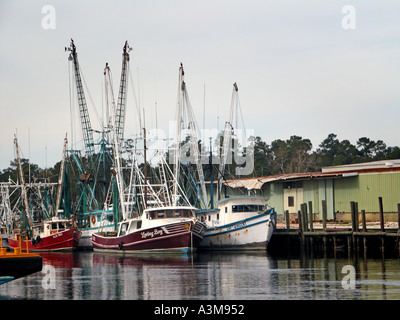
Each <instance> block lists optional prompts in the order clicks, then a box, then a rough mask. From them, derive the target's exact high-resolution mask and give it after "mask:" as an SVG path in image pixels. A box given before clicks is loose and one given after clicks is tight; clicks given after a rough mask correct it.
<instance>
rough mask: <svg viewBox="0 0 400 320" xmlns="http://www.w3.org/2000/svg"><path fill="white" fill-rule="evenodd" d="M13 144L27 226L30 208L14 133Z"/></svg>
mask: <svg viewBox="0 0 400 320" xmlns="http://www.w3.org/2000/svg"><path fill="white" fill-rule="evenodd" d="M14 144H15V151H16V153H17V162H18V171H19V178H20V179H21V190H22V198H23V199H24V203H25V211H26V212H25V213H26V218H27V219H28V224H29V227H32V221H31V217H30V212H29V211H30V210H29V201H28V193H27V191H26V184H25V178H24V173H23V172H22V165H21V158H20V156H19V146H18V140H17V136H16V135H14Z"/></svg>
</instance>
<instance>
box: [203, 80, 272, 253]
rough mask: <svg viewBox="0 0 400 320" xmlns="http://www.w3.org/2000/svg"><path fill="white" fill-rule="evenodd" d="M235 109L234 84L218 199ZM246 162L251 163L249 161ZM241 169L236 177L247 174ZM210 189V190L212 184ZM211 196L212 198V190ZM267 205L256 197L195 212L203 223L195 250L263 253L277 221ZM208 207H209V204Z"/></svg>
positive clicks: (222, 201) (226, 201) (238, 198)
mask: <svg viewBox="0 0 400 320" xmlns="http://www.w3.org/2000/svg"><path fill="white" fill-rule="evenodd" d="M238 109H240V103H239V97H238V86H237V84H236V83H234V84H233V92H232V101H231V107H230V111H229V117H228V119H227V121H226V122H225V130H224V138H223V146H222V154H221V161H220V163H219V169H218V181H217V191H218V193H217V194H218V197H219V198H220V195H221V191H222V185H223V183H222V180H223V178H224V177H223V175H224V172H225V165H226V164H227V162H228V160H229V159H231V154H230V152H231V150H232V133H233V126H232V124H233V123H234V122H235V121H233V120H234V119H233V117H234V113H235V110H238ZM240 114H241V112H240ZM236 122H237V121H236ZM248 151H249V150H248ZM248 151H247V152H248ZM248 153H249V152H248ZM250 153H251V151H250ZM210 157H211V156H210ZM247 160H248V161H249V162H251V160H249V159H247ZM246 166H247V163H246ZM243 169H246V168H236V173H237V174H240V175H243V174H249V173H250V172H246V171H245V170H243ZM211 179H212V172H211ZM210 186H211V187H212V181H211V183H210ZM211 195H212V196H213V191H212V189H211ZM267 201H268V197H263V196H259V195H251V196H250V195H249V196H234V197H226V198H225V199H220V200H219V201H217V202H216V203H215V208H211V209H206V210H199V211H197V213H196V215H197V217H198V218H200V219H201V220H202V221H204V222H206V223H207V229H206V231H205V234H204V237H203V241H202V242H201V243H200V246H199V248H200V249H208V250H254V249H262V250H266V249H267V246H268V242H269V240H270V239H271V237H272V234H273V232H274V230H275V227H276V219H277V215H276V212H275V210H274V209H273V208H267ZM211 203H213V201H212V200H211Z"/></svg>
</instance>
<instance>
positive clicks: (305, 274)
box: [0, 251, 400, 301]
mask: <svg viewBox="0 0 400 320" xmlns="http://www.w3.org/2000/svg"><path fill="white" fill-rule="evenodd" d="M41 256H42V257H43V270H42V271H41V272H37V273H35V274H31V275H29V276H26V277H23V278H20V279H16V280H14V281H11V282H9V283H6V284H3V285H1V286H0V299H2V300H14V299H23V300H26V299H28V300H162V301H167V300H180V301H182V300H207V301H217V300H235V301H244V300H293V299H295V300H397V299H400V260H399V259H398V258H363V257H351V258H348V257H343V258H339V257H335V258H334V257H330V258H327V257H325V258H324V257H322V258H312V257H291V258H287V257H285V258H282V257H279V258H278V257H272V256H270V255H269V254H268V253H265V252H263V253H241V254H238V253H197V254H193V255H183V256H172V255H165V256H149V255H147V256H144V255H143V256H137V255H120V254H104V253H96V252H90V251H83V252H73V253H41Z"/></svg>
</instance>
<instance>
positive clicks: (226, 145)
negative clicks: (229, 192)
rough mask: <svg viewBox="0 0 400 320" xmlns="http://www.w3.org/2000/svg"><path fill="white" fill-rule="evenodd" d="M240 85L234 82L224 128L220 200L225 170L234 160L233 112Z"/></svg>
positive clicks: (219, 178) (219, 180)
mask: <svg viewBox="0 0 400 320" xmlns="http://www.w3.org/2000/svg"><path fill="white" fill-rule="evenodd" d="M238 90H239V89H238V86H237V84H236V82H235V83H234V84H233V90H232V99H231V107H230V109H229V114H228V119H227V121H226V122H225V129H224V140H223V145H222V154H221V161H220V163H219V169H218V186H217V188H218V190H217V191H218V200H220V199H221V190H222V180H223V178H224V171H225V165H226V164H227V163H228V161H230V162H231V161H232V140H231V139H232V133H233V125H232V121H233V113H234V109H235V101H237V96H238Z"/></svg>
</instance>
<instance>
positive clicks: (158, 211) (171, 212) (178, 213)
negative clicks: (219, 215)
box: [145, 207, 195, 220]
mask: <svg viewBox="0 0 400 320" xmlns="http://www.w3.org/2000/svg"><path fill="white" fill-rule="evenodd" d="M145 212H146V218H147V219H150V220H153V219H165V218H192V217H194V212H195V209H194V208H192V207H166V208H150V209H146V210H145Z"/></svg>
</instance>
